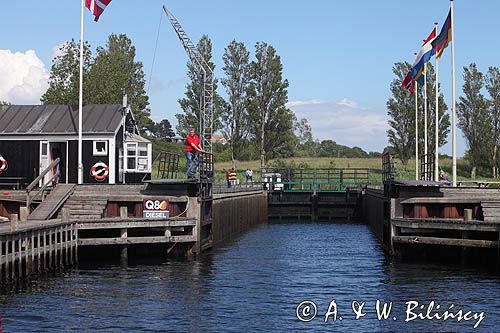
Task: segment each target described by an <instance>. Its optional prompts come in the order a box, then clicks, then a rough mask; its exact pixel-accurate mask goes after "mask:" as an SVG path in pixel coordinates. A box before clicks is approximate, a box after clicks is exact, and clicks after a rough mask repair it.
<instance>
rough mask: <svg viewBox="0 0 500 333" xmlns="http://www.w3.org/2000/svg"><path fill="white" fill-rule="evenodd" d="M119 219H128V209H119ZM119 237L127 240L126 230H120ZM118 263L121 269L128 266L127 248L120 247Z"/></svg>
mask: <svg viewBox="0 0 500 333" xmlns="http://www.w3.org/2000/svg"><path fill="white" fill-rule="evenodd" d="M120 218H121V219H123V220H126V219H127V218H128V209H127V207H120ZM120 237H121V238H125V239H126V238H127V237H128V229H126V228H124V229H120ZM120 262H121V266H122V267H127V265H128V246H127V245H122V249H121V252H120Z"/></svg>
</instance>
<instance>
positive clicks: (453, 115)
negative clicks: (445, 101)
mask: <svg viewBox="0 0 500 333" xmlns="http://www.w3.org/2000/svg"><path fill="white" fill-rule="evenodd" d="M450 11H451V82H452V104H451V105H452V113H451V132H452V133H451V135H452V145H451V147H452V148H451V149H452V155H453V186H457V130H456V123H457V110H456V90H455V35H454V31H453V30H454V28H453V26H454V23H455V22H454V18H453V0H450Z"/></svg>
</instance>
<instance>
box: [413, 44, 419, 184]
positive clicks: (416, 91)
mask: <svg viewBox="0 0 500 333" xmlns="http://www.w3.org/2000/svg"><path fill="white" fill-rule="evenodd" d="M414 55H415V57H416V56H417V53H416V52H415V53H414ZM413 82H414V84H415V180H419V178H420V177H419V175H418V82H417V81H416V80H415V81H413Z"/></svg>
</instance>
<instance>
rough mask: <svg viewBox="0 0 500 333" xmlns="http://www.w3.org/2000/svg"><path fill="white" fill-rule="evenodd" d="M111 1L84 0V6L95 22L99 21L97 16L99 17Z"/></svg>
mask: <svg viewBox="0 0 500 333" xmlns="http://www.w3.org/2000/svg"><path fill="white" fill-rule="evenodd" d="M110 2H111V0H85V6H86V7H87V8H88V9H89V10H90V11H91V12H92V14H94V16H95V21H96V22H97V21H99V16H101V14H102V12H104V9H106V6H107V5H109V3H110Z"/></svg>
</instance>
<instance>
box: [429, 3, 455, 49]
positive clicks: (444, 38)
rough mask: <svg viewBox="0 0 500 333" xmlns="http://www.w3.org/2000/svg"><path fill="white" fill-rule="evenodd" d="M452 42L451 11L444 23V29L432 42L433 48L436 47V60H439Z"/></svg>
mask: <svg viewBox="0 0 500 333" xmlns="http://www.w3.org/2000/svg"><path fill="white" fill-rule="evenodd" d="M450 41H451V10H450V12H449V13H448V16H447V17H446V20H445V21H444V24H443V27H442V28H441V32H440V33H439V35H438V36H437V37H436V39H435V40H434V41H433V42H432V47H434V51H436V54H437V55H436V58H437V59H439V58H440V57H441V54H442V53H443V51H444V49H445V48H446V47H447V46H448V44H449V43H450Z"/></svg>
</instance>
